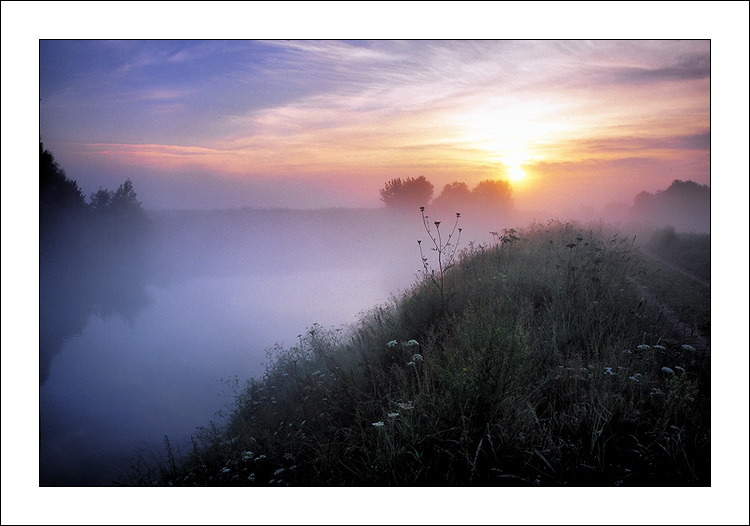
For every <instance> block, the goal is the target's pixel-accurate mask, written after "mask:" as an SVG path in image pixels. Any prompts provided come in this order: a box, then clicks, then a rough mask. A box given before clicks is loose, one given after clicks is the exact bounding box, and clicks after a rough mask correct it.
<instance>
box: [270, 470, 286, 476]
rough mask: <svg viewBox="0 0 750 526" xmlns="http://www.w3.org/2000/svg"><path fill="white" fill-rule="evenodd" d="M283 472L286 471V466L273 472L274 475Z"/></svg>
mask: <svg viewBox="0 0 750 526" xmlns="http://www.w3.org/2000/svg"><path fill="white" fill-rule="evenodd" d="M282 473H284V468H279V469H277V470H276V471H274V472H273V476H274V477H278V476H279V475H281V474H282Z"/></svg>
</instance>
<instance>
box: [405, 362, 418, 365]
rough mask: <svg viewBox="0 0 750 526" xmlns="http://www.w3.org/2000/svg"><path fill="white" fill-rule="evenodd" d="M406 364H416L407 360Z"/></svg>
mask: <svg viewBox="0 0 750 526" xmlns="http://www.w3.org/2000/svg"><path fill="white" fill-rule="evenodd" d="M406 365H416V364H415V363H414V362H406Z"/></svg>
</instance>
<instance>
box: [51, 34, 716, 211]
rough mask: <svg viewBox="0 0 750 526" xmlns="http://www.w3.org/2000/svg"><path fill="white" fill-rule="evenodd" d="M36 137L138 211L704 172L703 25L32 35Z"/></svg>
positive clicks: (605, 183)
mask: <svg viewBox="0 0 750 526" xmlns="http://www.w3.org/2000/svg"><path fill="white" fill-rule="evenodd" d="M39 61H40V63H39V75H40V95H39V96H40V98H41V101H40V135H41V138H42V141H43V142H44V144H45V146H46V147H47V148H48V149H49V150H50V151H52V153H53V154H54V155H55V157H56V158H57V160H58V161H59V162H60V164H61V165H62V166H63V167H64V168H65V170H66V172H67V174H68V176H69V177H70V178H72V179H76V180H77V181H78V183H79V186H81V188H82V189H83V191H84V193H85V194H86V195H88V194H90V193H91V192H93V191H95V190H96V189H98V187H99V186H102V187H104V188H111V189H114V188H116V187H117V186H118V185H119V184H120V183H121V182H122V181H124V180H125V178H130V179H132V181H133V183H134V186H135V189H136V191H137V192H138V195H139V198H140V199H141V200H142V201H143V204H144V206H145V207H146V208H219V207H238V206H256V207H261V206H262V207H274V206H282V207H294V208H307V207H327V206H380V202H379V200H378V198H379V193H378V190H379V189H380V188H382V187H383V185H384V183H385V182H386V181H387V180H389V179H391V178H394V177H402V178H403V177H412V176H414V177H417V176H420V175H424V176H425V177H427V179H428V180H430V181H431V182H432V183H433V184H434V186H435V196H436V195H437V194H438V193H439V191H440V189H442V187H443V185H445V184H447V183H450V182H453V181H463V182H466V183H467V184H468V185H469V187H473V186H474V185H475V184H476V183H477V182H478V181H480V180H482V179H487V178H499V179H506V178H508V179H510V180H511V181H512V184H513V187H514V194H515V197H516V201H517V204H518V206H519V207H521V208H524V209H541V210H549V211H551V212H556V213H557V212H558V211H560V212H562V213H564V212H565V211H571V212H575V211H577V210H579V209H582V208H593V209H599V208H601V207H602V206H603V205H605V204H607V203H609V202H613V201H619V202H623V203H625V204H628V205H629V204H631V203H632V199H633V197H634V196H635V195H636V194H637V193H638V192H640V191H642V190H646V191H650V192H654V191H657V190H660V189H664V188H666V187H668V186H669V184H670V183H671V182H672V181H673V180H674V179H690V180H693V181H696V182H698V183H700V184H710V145H711V121H710V103H711V100H710V82H711V44H710V41H709V40H686V41H676V40H651V41H649V40H621V41H618V40H593V41H582V40H464V39H461V40H366V41H350V40H198V41H186V40H150V41H149V40H124V41H122V40H105V41H96V40H42V41H41V42H40V46H39Z"/></svg>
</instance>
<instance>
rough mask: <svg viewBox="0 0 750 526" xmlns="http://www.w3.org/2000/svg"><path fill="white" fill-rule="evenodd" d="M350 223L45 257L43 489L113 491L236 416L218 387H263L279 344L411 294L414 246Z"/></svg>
mask: <svg viewBox="0 0 750 526" xmlns="http://www.w3.org/2000/svg"><path fill="white" fill-rule="evenodd" d="M280 217H281V216H280ZM355 217H357V218H358V221H360V223H357V222H356V221H351V220H349V221H343V222H341V223H339V222H338V221H337V219H338V218H337V217H334V218H328V227H327V230H325V231H321V230H317V231H316V230H315V229H312V230H311V229H310V228H308V227H310V226H311V225H313V226H314V225H315V221H314V220H310V218H309V217H308V218H302V217H301V218H300V219H305V221H304V222H297V223H294V222H293V223H292V224H287V225H286V226H284V227H283V228H281V227H280V228H278V229H276V230H273V229H270V227H269V226H268V225H265V227H263V228H261V226H258V225H255V223H254V222H253V221H250V220H247V218H245V219H246V220H244V221H236V220H231V219H232V218H231V217H230V218H224V219H225V220H222V221H218V222H217V223H216V224H212V221H214V220H215V219H216V218H215V216H213V215H208V216H203V215H202V216H201V217H199V218H197V220H196V221H194V222H191V221H188V220H185V217H184V215H183V216H179V217H177V216H175V217H167V218H164V217H162V218H161V220H157V221H155V233H154V236H153V237H152V238H151V241H150V243H149V244H148V245H147V246H146V247H145V248H144V249H143V250H142V251H141V252H119V253H117V252H113V251H111V250H108V251H104V252H102V253H94V254H88V255H87V256H86V257H85V258H84V257H82V256H81V255H80V254H79V255H76V254H72V253H66V252H65V251H64V250H62V251H61V250H58V251H46V252H43V254H42V258H41V272H40V290H41V293H40V336H41V339H40V439H41V440H40V484H41V485H87V486H88V485H102V484H110V483H111V481H112V478H113V473H114V472H115V471H116V470H126V469H127V467H128V461H129V459H132V455H133V454H134V453H135V452H136V451H137V450H138V449H140V448H144V447H145V448H150V447H154V446H160V445H161V444H162V443H163V438H164V435H169V437H170V439H171V440H173V441H174V442H175V443H176V444H178V445H179V444H180V443H182V444H184V445H187V441H188V439H189V436H190V434H191V433H193V432H194V431H195V429H196V427H197V426H201V425H206V424H208V422H209V421H210V420H217V419H220V418H221V417H220V416H219V415H218V414H217V412H218V411H220V410H221V409H223V408H224V406H225V404H227V403H228V402H231V400H232V398H231V391H230V390H229V389H228V387H227V386H226V385H224V384H223V383H222V381H221V380H222V379H228V378H232V377H234V376H235V375H236V376H238V377H240V379H241V380H244V379H247V378H250V377H251V376H254V375H259V374H261V373H262V372H263V365H262V364H263V362H265V361H266V350H267V349H269V348H271V347H273V346H274V345H275V344H276V343H279V344H281V345H284V346H287V347H288V346H291V345H293V344H295V343H296V338H297V335H299V334H302V333H303V332H304V331H305V330H306V328H307V327H309V326H311V325H312V324H313V323H320V324H322V325H324V326H332V325H335V326H341V325H342V324H346V323H350V322H351V323H353V322H355V321H356V319H357V316H358V314H359V313H360V312H361V311H363V310H366V309H368V308H370V307H372V306H374V305H375V304H378V303H382V302H385V301H386V300H387V299H388V297H389V294H390V293H393V292H396V291H397V290H398V289H399V288H405V287H406V286H408V284H410V283H411V282H412V281H413V278H414V273H413V270H412V269H414V268H416V266H417V263H418V258H417V256H416V252H413V253H412V252H411V251H409V250H408V248H404V249H403V250H397V249H398V247H399V246H405V247H410V246H411V245H412V244H414V239H415V238H414V236H413V234H412V233H409V232H402V231H399V230H395V229H390V230H389V229H383V231H386V232H389V233H388V234H387V235H386V234H385V233H383V231H379V225H378V223H377V222H371V224H370V229H369V230H365V229H363V228H362V225H361V222H362V221H363V218H362V217H360V216H355ZM172 219H173V221H171V220H172ZM177 219H179V220H177ZM234 219H236V218H234ZM365 219H366V218H365ZM252 225H255V226H254V227H253V228H249V226H252ZM355 226H356V228H355ZM269 230H271V231H269ZM332 230H335V232H333V233H332ZM295 232H296V234H295ZM378 232H380V233H378ZM359 236H364V237H363V238H362V239H365V240H366V243H368V246H365V245H364V242H363V241H361V240H360V239H361V238H360V237H359ZM404 236H408V239H407V241H406V242H407V243H408V245H402V244H401V243H402V240H401V238H402V237H404ZM328 237H330V238H331V239H330V240H329V239H328ZM336 242H338V243H339V245H336ZM337 247H338V248H337ZM217 421H219V423H220V420H217Z"/></svg>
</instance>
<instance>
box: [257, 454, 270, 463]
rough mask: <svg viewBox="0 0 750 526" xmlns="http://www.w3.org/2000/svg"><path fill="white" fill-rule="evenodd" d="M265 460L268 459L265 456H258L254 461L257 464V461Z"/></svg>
mask: <svg viewBox="0 0 750 526" xmlns="http://www.w3.org/2000/svg"><path fill="white" fill-rule="evenodd" d="M265 458H268V457H267V456H266V455H259V456H258V457H257V458H256V459H255V461H256V462H258V461H259V460H263V459H265Z"/></svg>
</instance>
